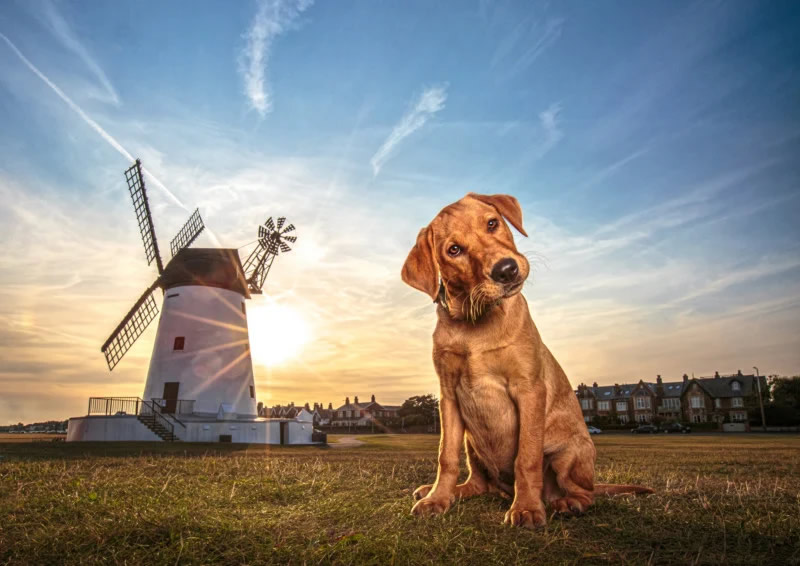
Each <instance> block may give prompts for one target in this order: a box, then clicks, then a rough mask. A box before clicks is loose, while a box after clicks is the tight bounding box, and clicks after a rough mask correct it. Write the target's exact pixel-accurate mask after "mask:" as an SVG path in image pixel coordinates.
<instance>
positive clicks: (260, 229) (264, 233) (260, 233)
mask: <svg viewBox="0 0 800 566" xmlns="http://www.w3.org/2000/svg"><path fill="white" fill-rule="evenodd" d="M266 236H267V229H266V228H264V227H263V226H259V227H258V239H259V240H260V239H262V238H265V237H266Z"/></svg>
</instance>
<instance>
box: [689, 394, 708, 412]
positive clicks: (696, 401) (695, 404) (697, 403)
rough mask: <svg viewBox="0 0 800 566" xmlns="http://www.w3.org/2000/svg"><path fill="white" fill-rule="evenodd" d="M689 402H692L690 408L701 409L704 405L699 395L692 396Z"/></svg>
mask: <svg viewBox="0 0 800 566" xmlns="http://www.w3.org/2000/svg"><path fill="white" fill-rule="evenodd" d="M691 402H692V409H703V408H705V406H706V404H705V401H704V400H703V398H702V397H699V396H695V397H692V401H691Z"/></svg>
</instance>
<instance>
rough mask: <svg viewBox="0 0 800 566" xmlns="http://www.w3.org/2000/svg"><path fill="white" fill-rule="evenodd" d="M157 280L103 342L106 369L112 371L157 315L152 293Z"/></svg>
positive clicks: (102, 350)
mask: <svg viewBox="0 0 800 566" xmlns="http://www.w3.org/2000/svg"><path fill="white" fill-rule="evenodd" d="M158 283H159V281H158V279H157V280H156V281H155V282H154V283H153V284H152V285H151V286H150V287H149V288H148V289H147V290H146V291H145V292H144V294H143V295H142V296H141V297H139V300H138V301H136V303H134V305H133V307H132V308H131V310H129V311H128V314H126V315H125V318H123V319H122V322H120V323H119V325H118V326H117V327H116V328H115V329H114V332H112V333H111V336H109V337H108V340H106V341H105V343H104V344H103V347H102V348H100V351H101V352H103V354H105V356H106V362H107V363H108V369H109V370H113V369H114V366H116V365H117V364H118V363H119V361H120V360H121V359H122V356H124V355H125V353H126V352H127V351H128V350H130V349H131V346H133V344H134V342H136V340H137V339H138V338H139V336H141V335H142V333H143V332H144V331H145V330H146V329H147V326H148V325H149V324H150V323H151V322H152V321H153V319H154V318H155V317H156V315H157V314H158V307H157V306H156V301H155V299H153V291H155V289H156V287H158Z"/></svg>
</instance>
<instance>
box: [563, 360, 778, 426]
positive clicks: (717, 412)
mask: <svg viewBox="0 0 800 566" xmlns="http://www.w3.org/2000/svg"><path fill="white" fill-rule="evenodd" d="M758 379H760V380H761V387H762V391H766V390H767V389H766V378H765V377H764V376H759V377H758ZM575 394H576V395H577V396H578V400H579V401H580V403H581V410H582V411H583V418H584V420H585V421H586V422H593V421H595V420H596V419H597V418H598V417H600V418H601V420H606V419H610V420H611V421H612V422H619V423H634V422H636V423H649V422H653V421H656V420H658V421H685V422H694V423H702V422H724V421H728V422H746V421H747V420H748V412H749V411H751V410H755V409H757V408H758V389H757V384H756V376H754V375H742V372H741V371H739V372H738V373H736V374H734V375H726V376H720V375H719V372H716V373H715V374H714V376H713V377H699V378H689V376H688V375H686V374H684V375H683V379H682V381H674V382H664V381H663V380H662V379H661V376H660V375H659V376H657V377H656V381H655V382H654V383H653V382H645V381H644V380H639V383H635V384H623V385H620V384H614V385H603V386H598V385H597V383H596V382H595V383H594V384H593V385H592V386H591V387H590V386H587V385H584V384H580V385H579V386H578V389H577V390H576V391H575Z"/></svg>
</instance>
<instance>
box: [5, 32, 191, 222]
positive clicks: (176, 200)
mask: <svg viewBox="0 0 800 566" xmlns="http://www.w3.org/2000/svg"><path fill="white" fill-rule="evenodd" d="M0 37H1V38H3V40H5V42H6V43H7V44H8V46H9V47H10V48H11V50H12V51H13V52H14V53H16V55H17V57H19V58H20V60H21V61H22V62H23V63H25V65H26V66H27V67H28V68H29V69H30V70H31V71H33V73H34V74H35V75H36V76H37V77H39V78H40V79H42V81H44V83H45V84H46V85H47V86H49V87H50V88H51V89H52V90H53V92H55V93H56V94H57V95H58V97H59V98H61V100H63V101H64V102H66V103H67V106H69V107H70V108H72V110H74V111H75V113H76V114H78V116H80V117H81V118H83V121H84V122H86V123H87V124H88V125H89V127H90V128H92V129H93V130H94V131H95V132H97V133H98V134H100V137H101V138H103V139H104V140H106V142H108V144H109V145H110V146H111V147H113V148H114V149H116V150H117V151H118V152H120V153H121V154H122V155H123V156H124V157H125V158H126V159H127V160H128V161H134V157H133V155H131V153H130V152H129V151H128V150H127V149H125V148H124V147H122V144H120V143H119V142H118V141H117V140H115V139H114V138H113V137H112V136H111V134H109V133H108V132H106V131H105V130H104V129H103V128H102V127H100V124H98V123H97V122H95V121H94V120H92V118H90V117H89V116H88V115H87V114H86V112H84V111H83V110H81V108H80V106H78V105H77V104H75V103H74V102H73V101H72V99H71V98H70V97H68V96H67V95H66V94H64V91H62V90H61V89H60V88H58V87H57V86H56V85H55V84H53V81H51V80H50V79H48V78H47V77H46V76H45V75H44V73H42V72H41V71H40V70H39V69H37V68H36V66H35V65H34V64H33V63H31V62H30V61H29V60H28V58H27V57H25V55H23V54H22V52H21V51H20V50H19V49H17V46H16V45H14V44H13V43H12V41H11V40H10V39H8V37H6V36H5V34H3V33H2V32H0ZM142 170H143V171H144V172H145V173H146V174H147V176H148V177H150V179H151V180H152V181H153V183H154V184H155V185H156V186H157V187H158V188H159V189H161V190H162V191H164V193H165V194H166V195H167V196H168V197H169V198H170V199H171V200H172V202H174V203H175V204H177V205H178V206H180V207H181V208H182V209H184V210H186V211H188V210H189V209H188V208H187V207H186V205H185V204H183V202H181V199H179V198H178V197H177V196H175V194H174V193H173V192H172V191H170V190H169V189H168V188H167V187H166V186H164V183H162V182H161V181H159V180H158V178H156V176H155V175H153V174H152V173H151V172H150V171H148V170H147V169H145V168H142Z"/></svg>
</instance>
